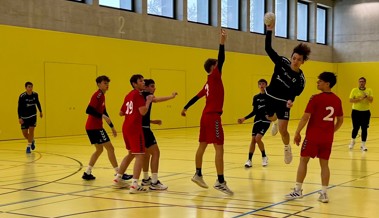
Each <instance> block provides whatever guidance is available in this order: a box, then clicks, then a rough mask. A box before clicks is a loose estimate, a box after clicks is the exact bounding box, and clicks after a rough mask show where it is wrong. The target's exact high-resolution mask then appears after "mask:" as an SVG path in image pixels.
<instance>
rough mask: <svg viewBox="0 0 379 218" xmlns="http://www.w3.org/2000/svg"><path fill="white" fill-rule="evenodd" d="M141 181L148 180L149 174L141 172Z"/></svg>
mask: <svg viewBox="0 0 379 218" xmlns="http://www.w3.org/2000/svg"><path fill="white" fill-rule="evenodd" d="M143 179H144V180H148V179H149V172H143Z"/></svg>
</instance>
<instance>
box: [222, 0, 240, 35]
mask: <svg viewBox="0 0 379 218" xmlns="http://www.w3.org/2000/svg"><path fill="white" fill-rule="evenodd" d="M227 1H230V0H227ZM233 1H235V2H238V10H237V11H238V14H237V28H234V27H224V26H222V0H221V1H220V4H221V5H220V8H221V11H220V13H221V16H220V27H221V28H224V29H230V30H238V31H240V30H241V11H242V10H241V1H240V0H237V1H236V0H233Z"/></svg>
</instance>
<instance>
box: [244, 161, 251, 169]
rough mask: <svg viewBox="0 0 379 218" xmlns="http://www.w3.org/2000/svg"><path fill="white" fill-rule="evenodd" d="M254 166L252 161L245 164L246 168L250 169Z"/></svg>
mask: <svg viewBox="0 0 379 218" xmlns="http://www.w3.org/2000/svg"><path fill="white" fill-rule="evenodd" d="M252 166H253V163H252V162H251V160H247V161H246V163H245V167H246V168H250V167H252Z"/></svg>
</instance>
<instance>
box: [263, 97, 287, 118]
mask: <svg viewBox="0 0 379 218" xmlns="http://www.w3.org/2000/svg"><path fill="white" fill-rule="evenodd" d="M267 100H268V101H267V105H266V108H267V115H268V116H270V117H271V116H274V114H276V117H277V118H278V119H280V120H289V119H290V108H288V107H287V102H286V101H281V100H277V99H275V98H272V97H268V98H267Z"/></svg>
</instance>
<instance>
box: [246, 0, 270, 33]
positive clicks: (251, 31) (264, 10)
mask: <svg viewBox="0 0 379 218" xmlns="http://www.w3.org/2000/svg"><path fill="white" fill-rule="evenodd" d="M252 1H253V0H250V2H252ZM266 10H267V6H266V0H263V16H262V21H263V31H262V33H260V32H254V31H253V30H252V29H251V3H250V5H249V12H250V17H249V24H250V25H249V31H250V33H255V34H262V35H264V34H265V29H266V25H265V24H264V15H265V14H266V13H267V11H266Z"/></svg>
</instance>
